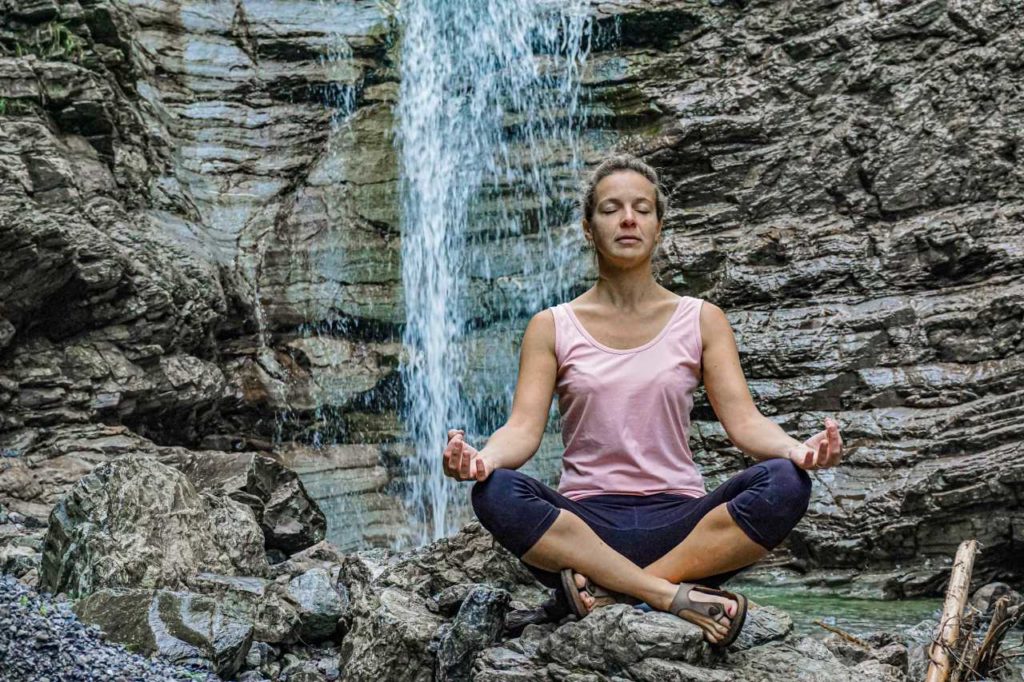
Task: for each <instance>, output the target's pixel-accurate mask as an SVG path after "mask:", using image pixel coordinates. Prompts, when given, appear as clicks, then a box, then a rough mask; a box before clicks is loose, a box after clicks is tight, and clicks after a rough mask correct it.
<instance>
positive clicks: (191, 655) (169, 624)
mask: <svg viewBox="0 0 1024 682" xmlns="http://www.w3.org/2000/svg"><path fill="white" fill-rule="evenodd" d="M74 608H75V613H76V614H78V617H79V618H81V619H82V620H83V621H85V622H86V623H89V624H92V625H97V626H99V627H100V628H101V629H102V630H103V633H104V636H105V637H106V638H107V639H109V640H111V641H113V642H118V643H120V644H124V645H125V646H127V647H129V648H131V649H133V650H134V651H137V652H139V653H142V654H146V655H151V654H159V655H161V656H164V657H166V658H167V659H169V660H171V661H173V662H175V663H182V664H184V663H196V664H200V665H203V664H206V665H209V667H210V668H211V669H212V670H214V671H215V672H216V673H217V674H218V675H220V676H221V677H225V678H230V677H232V676H233V675H234V674H235V673H236V672H237V671H238V669H239V668H240V667H241V666H242V663H243V662H244V660H245V656H246V654H247V653H248V651H249V647H250V645H251V644H252V636H253V629H252V624H251V623H249V622H248V621H247V620H246V619H245V618H244V616H242V615H240V614H238V613H236V612H235V611H233V610H232V609H231V608H230V607H226V606H225V605H224V604H223V603H222V602H220V601H218V600H216V599H212V598H210V597H207V596H203V595H196V594H192V593H190V592H173V591H170V590H156V591H155V592H154V591H152V590H142V589H130V590H116V589H103V590H99V591H96V592H93V593H92V594H90V595H89V596H88V597H86V598H85V599H82V600H81V601H79V602H78V603H77V604H76V605H75V607H74Z"/></svg>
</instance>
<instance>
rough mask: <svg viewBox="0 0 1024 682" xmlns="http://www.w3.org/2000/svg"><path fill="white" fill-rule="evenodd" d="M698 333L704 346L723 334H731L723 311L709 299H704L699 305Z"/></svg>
mask: <svg viewBox="0 0 1024 682" xmlns="http://www.w3.org/2000/svg"><path fill="white" fill-rule="evenodd" d="M700 333H701V337H703V339H704V347H705V348H707V346H708V343H709V342H711V343H713V342H714V341H716V340H717V339H720V338H722V337H723V336H729V337H731V336H732V326H731V325H730V324H729V319H728V318H727V317H726V316H725V311H723V310H722V309H721V308H719V307H718V306H717V305H715V304H714V303H712V302H711V301H704V304H703V305H702V306H701V307H700Z"/></svg>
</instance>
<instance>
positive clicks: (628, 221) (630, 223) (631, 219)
mask: <svg viewBox="0 0 1024 682" xmlns="http://www.w3.org/2000/svg"><path fill="white" fill-rule="evenodd" d="M622 225H623V227H635V226H636V214H635V213H633V209H632V208H630V207H629V206H627V207H626V210H625V211H624V212H623V214H622Z"/></svg>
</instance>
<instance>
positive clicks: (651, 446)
mask: <svg viewBox="0 0 1024 682" xmlns="http://www.w3.org/2000/svg"><path fill="white" fill-rule="evenodd" d="M702 303H703V301H702V300H701V299H697V298H691V297H689V296H684V297H682V299H681V300H680V301H679V304H678V306H677V307H676V310H675V312H674V313H673V314H672V318H671V319H670V320H669V322H668V324H667V325H665V328H664V329H662V330H661V332H660V333H659V334H658V335H657V336H656V337H654V338H653V339H651V340H650V341H648V342H647V343H645V344H644V345H642V346H639V347H637V348H629V349H625V350H618V349H615V348H609V347H608V346H604V345H602V344H600V343H598V342H597V341H596V340H595V339H594V338H593V337H592V336H591V335H590V334H588V333H587V330H586V329H584V328H583V325H582V324H581V323H580V321H579V320H578V319H577V318H576V315H575V314H574V313H573V312H572V308H570V306H569V304H568V303H562V304H560V305H557V306H554V307H552V308H551V309H550V310H551V311H552V313H553V314H554V316H555V357H556V359H557V361H558V376H557V380H556V384H555V390H556V391H557V393H558V411H559V412H560V413H561V415H562V443H563V444H564V445H565V452H564V453H563V455H562V476H561V479H560V480H559V483H558V492H560V493H562V494H563V495H565V496H566V497H568V498H569V499H573V500H578V499H581V498H584V497H589V496H591V495H601V494H612V493H613V494H619V495H651V494H654V493H675V494H678V495H688V496H692V497H701V496H703V495H705V494H706V491H705V490H704V479H703V477H702V476H701V475H700V472H699V471H697V467H696V466H695V465H694V463H693V454H692V453H691V452H690V445H689V442H688V436H689V428H690V408H692V407H693V390H694V389H695V388H696V387H697V385H698V384H699V383H700V376H701V364H700V363H701V336H700V308H701V304H702Z"/></svg>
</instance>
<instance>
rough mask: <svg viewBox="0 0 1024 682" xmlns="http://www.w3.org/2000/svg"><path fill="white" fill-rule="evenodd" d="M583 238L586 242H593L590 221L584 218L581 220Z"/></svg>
mask: <svg viewBox="0 0 1024 682" xmlns="http://www.w3.org/2000/svg"><path fill="white" fill-rule="evenodd" d="M583 236H584V237H586V239H587V241H594V235H593V234H591V233H590V221H589V220H587V219H586V218H584V219H583Z"/></svg>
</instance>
